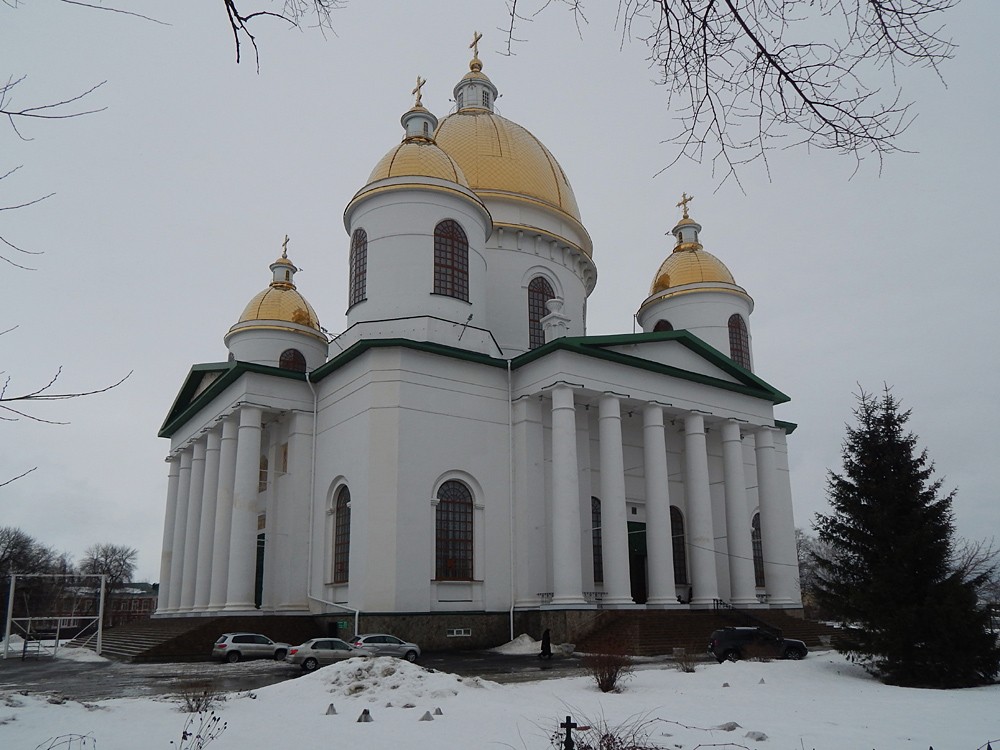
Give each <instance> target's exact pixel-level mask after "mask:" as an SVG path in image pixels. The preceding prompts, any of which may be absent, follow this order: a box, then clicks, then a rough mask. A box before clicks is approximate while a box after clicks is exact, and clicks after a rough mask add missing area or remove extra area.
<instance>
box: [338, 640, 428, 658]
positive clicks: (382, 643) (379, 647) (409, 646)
mask: <svg viewBox="0 0 1000 750" xmlns="http://www.w3.org/2000/svg"><path fill="white" fill-rule="evenodd" d="M351 643H352V644H354V645H355V646H357V647H358V648H365V649H368V650H369V651H371V652H372V653H374V654H375V655H376V656H398V657H399V658H400V659H406V660H407V661H409V662H414V661H416V660H417V657H419V656H420V646H418V645H417V644H416V643H410V642H409V641H404V640H403V639H402V638H397V637H396V636H394V635H389V634H388V633H366V634H364V635H356V636H354V638H352V639H351Z"/></svg>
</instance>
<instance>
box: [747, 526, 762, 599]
mask: <svg viewBox="0 0 1000 750" xmlns="http://www.w3.org/2000/svg"><path fill="white" fill-rule="evenodd" d="M750 546H751V548H752V549H753V577H754V582H755V584H756V585H757V586H758V587H763V586H764V545H763V543H761V541H760V513H754V514H753V520H752V521H750Z"/></svg>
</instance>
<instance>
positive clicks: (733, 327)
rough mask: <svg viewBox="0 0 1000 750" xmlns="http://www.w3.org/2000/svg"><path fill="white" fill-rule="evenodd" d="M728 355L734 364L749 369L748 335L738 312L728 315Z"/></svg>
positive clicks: (745, 325)
mask: <svg viewBox="0 0 1000 750" xmlns="http://www.w3.org/2000/svg"><path fill="white" fill-rule="evenodd" d="M729 356H730V357H731V358H732V360H733V361H734V362H735V363H736V364H738V365H740V366H741V367H744V368H746V369H747V370H749V369H750V337H749V336H748V335H747V324H746V323H744V322H743V318H742V316H740V315H739V314H733V315H730V316H729Z"/></svg>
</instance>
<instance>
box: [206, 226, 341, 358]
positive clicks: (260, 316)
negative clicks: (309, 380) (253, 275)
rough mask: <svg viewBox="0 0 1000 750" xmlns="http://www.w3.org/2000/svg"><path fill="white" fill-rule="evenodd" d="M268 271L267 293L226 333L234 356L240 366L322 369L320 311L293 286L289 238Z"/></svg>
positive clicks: (324, 344)
mask: <svg viewBox="0 0 1000 750" xmlns="http://www.w3.org/2000/svg"><path fill="white" fill-rule="evenodd" d="M270 269H271V283H270V284H269V285H268V287H267V289H265V290H263V291H262V292H260V293H258V294H256V295H255V296H254V297H253V299H251V300H250V302H249V303H248V304H247V306H246V307H245V308H244V309H243V314H242V315H240V319H239V320H238V321H237V322H236V324H235V325H233V327H232V328H230V329H229V332H228V333H227V334H226V337H225V342H226V346H227V347H228V348H229V351H230V355H231V357H232V358H233V359H236V360H238V361H241V362H254V363H257V364H265V365H271V366H274V367H285V368H286V369H303V367H304V366H305V365H308V366H309V369H313V368H315V367H318V366H319V365H321V364H323V362H325V361H326V357H327V343H328V342H327V337H326V334H325V333H324V332H323V329H322V327H321V326H320V323H319V318H318V317H317V315H316V311H315V310H314V309H313V307H312V305H310V304H309V302H308V301H306V298H305V297H303V296H302V293H301V292H299V290H298V289H297V288H296V287H295V281H294V279H295V274H296V273H297V272H298V270H299V269H298V268H296V267H295V264H294V263H292V261H291V260H289V259H288V237H287V236H286V237H285V241H284V242H283V243H282V247H281V256H280V257H279V258H278V259H277V260H275V261H274V262H273V263H272V264H271V266H270ZM293 352H297V354H294V353H293ZM290 360H294V362H295V366H294V367H292V366H290V365H289V361H290Z"/></svg>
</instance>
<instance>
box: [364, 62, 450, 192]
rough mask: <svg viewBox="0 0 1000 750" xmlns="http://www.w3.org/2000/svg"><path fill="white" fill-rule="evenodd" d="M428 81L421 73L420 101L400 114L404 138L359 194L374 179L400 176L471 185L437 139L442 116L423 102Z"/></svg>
mask: <svg viewBox="0 0 1000 750" xmlns="http://www.w3.org/2000/svg"><path fill="white" fill-rule="evenodd" d="M425 83H427V81H425V80H424V79H423V78H421V77H420V76H417V85H416V86H415V87H414V89H413V91H412V92H411V93H413V94H414V95H415V96H416V101H415V102H414V104H413V106H412V107H410V109H409V110H407V111H406V112H404V113H403V115H402V117H400V118H399V121H400V123H401V124H402V126H403V140H402V142H401V143H400V144H399V145H398V146H395V147H393V148H392V149H390V150H389V152H388V153H387V154H386V155H385V156H383V157H382V158H381V159H380V160H379V162H378V164H376V165H375V168H374V169H373V170H372V172H371V174H370V175H369V176H368V183H367V185H366V186H365V187H364V188H362V189H361V190H360V191H359V192H358V194H359V195H360V194H361V193H363V192H364V191H365V190H366V189H367V187H368V186H369V185H371V184H372V183H374V182H378V181H380V180H385V179H389V178H400V177H432V178H436V179H439V180H446V181H448V182H455V183H458V184H459V185H461V186H462V187H465V188H467V187H469V183H468V180H466V179H465V175H464V174H463V173H462V169H461V167H459V166H458V164H457V163H456V162H455V160H454V159H452V158H451V157H450V156H449V155H448V154H446V153H445V152H444V151H443V150H442V149H441V148H440V147H439V146H438V145H437V143H436V142H435V140H434V131H435V129H436V128H437V126H438V120H437V117H435V116H434V114H433V113H432V112H430V111H429V110H428V109H426V108H425V107H424V105H423V101H422V100H423V92H422V89H423V87H424V84H425Z"/></svg>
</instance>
